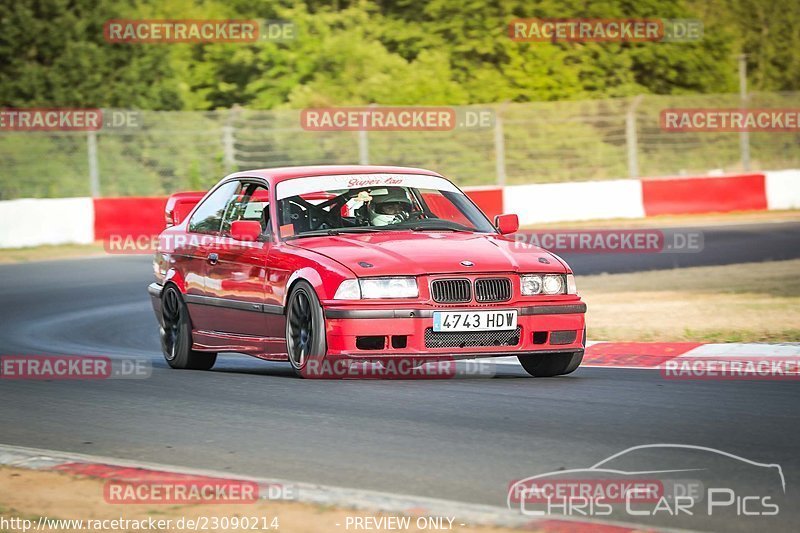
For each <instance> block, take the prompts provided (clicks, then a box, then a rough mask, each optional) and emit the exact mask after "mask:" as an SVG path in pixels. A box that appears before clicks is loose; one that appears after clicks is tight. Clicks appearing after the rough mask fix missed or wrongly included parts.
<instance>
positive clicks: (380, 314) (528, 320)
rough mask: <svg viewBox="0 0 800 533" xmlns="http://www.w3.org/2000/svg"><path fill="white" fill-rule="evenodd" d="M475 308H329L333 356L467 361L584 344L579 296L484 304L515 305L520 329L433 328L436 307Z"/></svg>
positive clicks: (564, 349)
mask: <svg viewBox="0 0 800 533" xmlns="http://www.w3.org/2000/svg"><path fill="white" fill-rule="evenodd" d="M476 309H477V308H463V309H458V308H441V309H440V308H436V309H433V308H419V309H411V308H404V309H387V308H382V309H377V308H373V309H354V308H352V307H327V308H325V324H326V334H327V341H328V355H330V356H342V357H350V358H365V359H380V358H387V357H409V356H417V357H419V356H422V358H424V359H440V358H448V359H450V358H455V359H462V358H472V357H494V356H507V355H524V354H531V353H545V352H549V353H568V352H575V351H578V350H582V349H583V348H584V342H585V337H584V331H585V327H586V322H585V313H586V304H584V303H583V302H581V301H580V300H578V301H577V302H575V301H573V302H570V303H557V304H553V305H535V306H524V307H518V306H492V307H481V308H480V309H497V310H506V309H516V310H517V326H518V331H513V332H512V331H506V332H497V334H488V335H487V334H482V333H483V332H481V333H478V332H476V333H472V332H470V333H469V334H464V335H460V334H450V333H448V334H436V333H433V332H432V327H433V313H434V311H445V310H447V311H458V310H464V311H474V310H476ZM365 341H366V342H365Z"/></svg>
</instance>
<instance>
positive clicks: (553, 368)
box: [517, 350, 583, 378]
mask: <svg viewBox="0 0 800 533" xmlns="http://www.w3.org/2000/svg"><path fill="white" fill-rule="evenodd" d="M517 359H519V362H520V364H521V365H522V368H524V369H525V371H526V372H527V373H528V374H530V375H531V376H534V377H537V378H551V377H553V376H564V375H566V374H570V373H572V372H574V371H575V370H576V369H577V368H578V366H580V364H581V361H582V360H583V350H578V351H576V352H572V353H563V354H562V353H557V354H553V353H551V354H540V355H519V356H517Z"/></svg>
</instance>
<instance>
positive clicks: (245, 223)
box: [231, 220, 261, 241]
mask: <svg viewBox="0 0 800 533" xmlns="http://www.w3.org/2000/svg"><path fill="white" fill-rule="evenodd" d="M260 236H261V223H260V222H256V221H255V220H234V221H233V222H232V223H231V237H232V238H234V239H236V240H237V241H255V240H256V239H258V238H259V237H260Z"/></svg>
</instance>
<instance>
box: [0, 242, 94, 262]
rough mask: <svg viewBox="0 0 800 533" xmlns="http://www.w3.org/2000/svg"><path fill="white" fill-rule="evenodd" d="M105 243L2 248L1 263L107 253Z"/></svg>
mask: <svg viewBox="0 0 800 533" xmlns="http://www.w3.org/2000/svg"><path fill="white" fill-rule="evenodd" d="M105 254H106V251H105V249H104V248H103V243H101V242H96V243H92V244H55V245H52V246H32V247H30V248H4V249H2V250H0V264H8V263H27V262H31V261H55V260H58V259H77V258H81V257H92V256H99V255H105Z"/></svg>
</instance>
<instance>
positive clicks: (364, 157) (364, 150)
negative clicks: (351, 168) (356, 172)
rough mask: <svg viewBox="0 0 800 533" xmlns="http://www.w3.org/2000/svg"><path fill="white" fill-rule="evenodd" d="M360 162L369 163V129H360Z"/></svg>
mask: <svg viewBox="0 0 800 533" xmlns="http://www.w3.org/2000/svg"><path fill="white" fill-rule="evenodd" d="M358 164H359V165H369V138H367V130H358Z"/></svg>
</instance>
